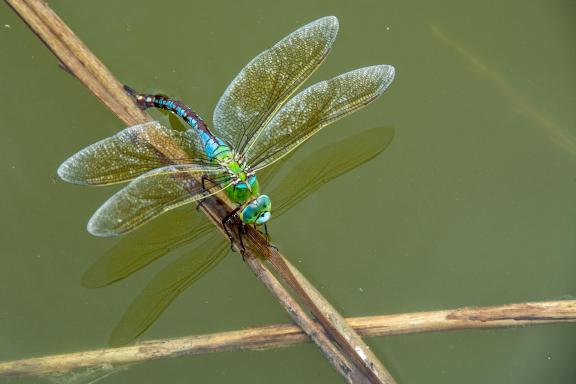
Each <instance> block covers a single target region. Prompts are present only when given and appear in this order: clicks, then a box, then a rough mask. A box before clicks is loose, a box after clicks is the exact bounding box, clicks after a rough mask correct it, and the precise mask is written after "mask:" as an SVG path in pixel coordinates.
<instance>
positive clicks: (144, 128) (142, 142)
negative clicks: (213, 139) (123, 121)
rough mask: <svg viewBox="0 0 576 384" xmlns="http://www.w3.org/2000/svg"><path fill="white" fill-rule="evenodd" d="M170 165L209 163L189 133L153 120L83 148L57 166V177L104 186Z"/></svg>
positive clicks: (196, 140) (198, 144)
mask: <svg viewBox="0 0 576 384" xmlns="http://www.w3.org/2000/svg"><path fill="white" fill-rule="evenodd" d="M151 143H154V146H153V145H152V144H151ZM174 144H176V145H174ZM156 147H160V148H163V150H164V151H165V154H162V153H160V152H159V151H158V150H157V149H156ZM173 163H191V164H205V165H206V164H210V161H209V160H208V158H207V157H206V155H205V154H204V152H203V150H202V148H201V146H200V143H199V141H198V139H197V138H196V136H195V135H194V133H193V132H179V131H176V130H173V129H169V128H166V127H164V126H162V125H161V124H160V123H158V122H157V121H154V122H150V123H144V124H140V125H135V126H133V127H129V128H126V129H124V130H122V131H120V132H118V133H117V134H115V135H114V136H111V137H109V138H106V139H104V140H101V141H99V142H97V143H94V144H92V145H90V146H88V147H86V148H84V149H83V150H81V151H80V152H78V153H76V154H75V155H73V156H71V157H70V158H68V159H67V160H66V161H64V163H62V165H60V167H59V168H58V175H59V176H60V177H61V178H62V179H63V180H65V181H68V182H71V183H76V184H90V185H105V184H114V183H119V182H122V181H126V180H130V179H133V178H135V177H137V176H139V175H141V174H143V173H146V172H148V171H150V170H152V169H155V168H160V167H163V166H166V165H168V164H173Z"/></svg>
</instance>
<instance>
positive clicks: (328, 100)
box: [245, 65, 394, 170]
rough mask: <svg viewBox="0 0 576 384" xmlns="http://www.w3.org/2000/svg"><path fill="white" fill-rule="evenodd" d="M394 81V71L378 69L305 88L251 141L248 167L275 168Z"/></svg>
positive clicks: (346, 75)
mask: <svg viewBox="0 0 576 384" xmlns="http://www.w3.org/2000/svg"><path fill="white" fill-rule="evenodd" d="M393 79H394V67H392V66H390V65H376V66H372V67H365V68H360V69H356V70H354V71H351V72H347V73H345V74H342V75H340V76H337V77H334V78H332V79H330V80H326V81H322V82H320V83H317V84H314V85H312V86H311V87H308V88H306V89H305V90H304V91H302V92H300V93H299V94H298V95H296V96H294V97H293V98H292V99H290V101H288V102H287V103H286V104H285V105H284V106H283V107H282V109H280V111H278V113H277V114H276V115H275V116H274V118H273V119H272V120H271V121H270V123H269V124H268V125H267V126H266V127H264V128H263V129H262V133H261V134H260V135H259V136H258V137H254V138H252V140H250V142H249V143H248V150H247V152H246V155H245V158H246V161H247V164H248V166H249V167H250V168H252V169H254V170H259V169H262V168H264V167H266V166H268V165H270V164H272V163H273V162H275V161H276V160H278V159H280V158H281V157H282V156H285V155H286V154H287V153H289V152H290V151H292V150H293V149H294V148H296V147H297V146H298V145H300V144H302V143H303V142H304V141H306V140H307V139H308V138H310V137H311V136H312V135H313V134H315V133H316V132H318V131H319V130H320V129H322V128H323V127H325V126H326V125H328V124H330V123H332V122H334V121H336V120H338V119H340V118H341V117H343V116H345V115H347V114H350V113H352V112H354V111H356V110H358V109H360V108H362V107H364V106H365V105H366V104H368V103H370V102H371V101H373V100H374V99H376V98H377V97H378V96H380V95H381V94H382V93H383V92H384V91H385V90H386V88H388V86H389V85H390V83H391V82H392V80H393Z"/></svg>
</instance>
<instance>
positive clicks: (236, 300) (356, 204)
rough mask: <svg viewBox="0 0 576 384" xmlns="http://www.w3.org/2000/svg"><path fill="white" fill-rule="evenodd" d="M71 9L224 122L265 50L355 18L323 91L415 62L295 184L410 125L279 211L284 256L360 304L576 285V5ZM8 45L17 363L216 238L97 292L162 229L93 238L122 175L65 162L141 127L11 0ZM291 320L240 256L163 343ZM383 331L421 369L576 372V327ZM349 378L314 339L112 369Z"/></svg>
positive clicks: (2, 153)
mask: <svg viewBox="0 0 576 384" xmlns="http://www.w3.org/2000/svg"><path fill="white" fill-rule="evenodd" d="M50 4H51V6H52V7H53V8H54V9H55V10H56V12H57V13H59V14H60V15H61V17H62V18H63V19H64V20H65V21H66V22H67V23H68V24H69V25H70V27H71V28H72V29H73V30H75V31H76V33H77V34H78V35H79V36H80V37H81V38H82V39H83V40H84V41H85V42H86V44H87V45H88V46H89V47H91V49H93V51H94V52H95V53H96V54H97V55H98V56H99V57H100V58H101V59H102V61H103V62H104V63H105V64H106V65H108V66H109V68H110V69H111V70H112V72H113V73H114V74H115V75H116V76H117V77H118V78H119V79H120V80H121V81H123V82H125V83H127V84H130V85H132V86H134V87H136V88H138V89H143V90H146V91H159V92H163V93H167V94H169V95H172V96H173V97H177V98H181V99H183V100H184V101H186V102H187V103H188V104H190V105H191V106H193V108H195V109H196V110H197V111H198V112H199V113H200V114H201V115H202V116H205V117H207V118H208V121H210V119H209V117H210V116H211V114H212V109H213V107H214V105H215V104H216V102H217V100H218V98H219V96H220V94H221V93H222V92H223V90H224V89H225V87H226V85H227V84H228V82H229V81H230V80H231V79H232V78H233V77H234V76H235V74H236V73H237V72H238V71H239V70H240V69H241V67H242V66H243V65H244V64H245V63H247V62H248V61H249V60H250V59H251V58H252V57H254V56H255V55H256V54H257V53H259V52H260V51H261V50H263V49H265V48H267V47H269V46H270V45H272V44H273V43H274V42H276V41H277V40H279V39H280V38H282V37H283V36H284V35H286V34H287V33H289V32H291V31H292V30H294V29H296V28H297V27H299V26H300V25H303V24H305V23H306V22H308V21H311V20H313V19H315V18H318V17H320V16H323V15H330V14H332V15H336V16H338V18H339V20H340V33H339V37H338V39H337V41H336V44H335V47H334V49H333V51H332V53H331V54H330V56H329V58H328V60H327V61H326V62H325V64H323V65H322V67H321V69H320V70H319V71H318V72H317V73H316V74H315V75H314V76H313V78H312V79H311V80H310V81H309V84H311V83H313V82H315V81H319V80H322V79H326V78H329V77H331V76H334V75H337V74H339V73H342V72H345V71H348V70H350V69H353V68H357V67H361V66H366V65H372V64H379V63H386V64H393V65H394V66H395V67H396V69H397V77H396V80H395V82H394V84H393V85H392V86H391V88H390V89H389V91H387V92H386V94H385V95H384V96H383V97H382V98H380V99H379V100H378V101H376V102H375V103H374V104H373V105H371V106H369V107H368V108H366V109H365V110H363V111H361V112H358V113H357V114H355V115H353V116H349V117H347V118H345V119H344V120H342V121H340V122H338V123H336V124H335V125H333V126H330V127H329V128H328V129H326V130H325V131H323V132H322V133H320V134H319V135H317V137H315V138H313V139H312V140H311V141H310V142H309V143H307V144H306V145H305V147H304V148H302V150H301V151H300V152H299V153H297V154H296V155H295V157H294V158H293V159H292V160H291V161H290V162H288V163H287V164H286V165H285V166H284V167H283V169H282V170H281V171H280V173H279V175H278V176H279V179H281V177H280V176H282V175H289V174H291V172H297V167H298V166H299V164H300V163H301V161H302V160H303V159H306V158H307V156H309V155H311V154H312V153H313V152H314V151H318V150H320V149H321V148H325V147H326V146H329V145H331V144H333V143H336V142H339V141H340V140H341V139H343V138H346V137H352V136H354V135H355V134H357V133H359V132H362V131H364V130H367V129H369V128H374V127H383V128H384V129H386V130H388V131H390V130H392V131H393V132H394V133H395V136H394V139H393V141H392V142H391V144H390V146H389V147H388V148H387V149H386V150H385V151H384V152H383V153H382V154H381V155H379V156H378V157H376V158H375V159H374V160H372V161H370V162H368V163H366V164H364V165H363V166H362V167H359V168H357V169H355V170H353V171H351V172H349V173H347V174H345V175H343V176H341V177H339V178H338V179H337V180H335V181H333V182H332V183H330V184H328V185H326V186H324V187H323V188H322V189H320V190H318V191H317V192H316V193H314V194H312V195H311V196H309V197H308V198H307V199H305V200H304V201H302V202H300V203H299V204H298V205H296V206H294V207H293V208H292V209H291V210H290V211H288V212H287V213H286V214H284V215H283V216H282V217H281V218H279V219H278V220H276V221H274V222H273V223H272V224H271V226H270V229H271V231H272V232H273V235H274V240H275V242H276V243H277V244H278V246H279V247H280V248H281V250H282V251H283V252H284V253H285V254H286V255H287V256H288V257H289V258H290V259H291V260H292V261H293V262H294V263H296V264H297V265H298V266H299V268H300V269H301V270H302V272H303V273H304V274H306V275H307V276H308V277H309V278H310V279H311V280H312V281H313V282H314V283H315V284H317V286H318V287H319V288H320V289H321V290H322V291H323V292H324V293H325V295H326V296H327V297H328V298H329V299H330V300H332V302H333V303H334V304H335V305H336V306H337V307H338V308H339V309H340V310H341V312H342V313H343V314H344V315H346V316H361V315H371V314H384V313H399V312H408V311H420V310H433V309H446V308H455V307H460V306H476V305H497V304H505V303H513V302H522V301H536V300H556V299H561V298H573V297H574V296H575V293H576V280H575V279H574V271H575V269H576V241H575V238H576V237H575V234H576V124H575V123H576V109H575V108H574V105H575V104H576V91H575V89H576V87H575V85H576V70H575V68H576V49H575V48H574V47H575V46H576V45H575V36H576V33H575V32H576V26H575V24H574V22H573V20H574V16H576V5H575V3H574V2H572V1H547V2H528V3H527V2H524V1H508V2H505V4H503V3H501V2H474V3H472V2H459V1H442V2H424V1H422V2H419V4H416V3H413V2H402V1H387V2H380V1H379V2H376V1H372V2H370V1H356V2H344V1H337V2H335V1H300V0H296V1H291V2H284V3H283V2H269V1H245V2H244V1H242V2H226V3H225V2H217V1H211V2H210V1H209V2H203V3H201V4H192V3H184V2H176V1H167V2H158V3H151V2H150V3H147V4H143V3H142V2H139V1H124V2H107V3H106V4H104V3H102V2H79V3H73V2H67V1H51V2H50ZM0 52H1V57H2V59H1V60H0V100H2V106H1V107H0V111H1V113H0V126H1V127H2V140H0V164H2V166H0V176H1V177H2V180H3V183H2V188H1V189H0V212H1V215H0V229H1V230H0V233H1V235H0V240H1V244H2V252H1V253H0V254H1V255H2V256H1V257H0V303H1V306H0V360H11V359H17V358H25V357H30V356H36V355H45V354H52V353H63V352H71V351H79V350H84V349H90V348H99V347H104V346H106V345H107V343H108V341H109V339H110V337H111V335H112V334H113V333H114V332H115V330H116V332H118V329H119V328H118V327H117V326H118V324H119V322H120V320H121V318H122V316H123V314H124V313H126V311H127V310H128V308H130V306H131V305H132V306H134V305H135V304H134V303H135V300H136V298H137V297H139V295H140V293H141V292H142V291H143V290H144V289H145V287H146V286H147V285H148V284H149V283H150V282H151V281H157V280H158V279H159V277H158V276H160V275H161V274H162V273H165V271H166V269H167V268H170V267H171V266H172V267H173V266H174V265H178V264H177V263H185V261H182V260H185V259H186V258H189V259H192V260H193V258H192V257H191V252H192V251H194V249H195V247H198V245H199V243H194V242H190V243H188V244H185V245H183V246H181V247H178V248H177V249H175V250H173V251H170V252H169V253H168V254H167V255H166V256H165V257H162V258H160V259H159V260H156V261H154V262H153V263H151V264H150V265H149V266H148V267H146V268H144V269H142V270H141V271H139V272H137V273H134V274H132V275H131V276H129V277H128V278H126V279H124V280H121V281H119V282H116V283H115V284H111V285H107V286H105V287H102V288H93V287H94V286H97V285H104V283H103V282H102V280H98V284H95V283H94V279H97V278H99V276H100V275H97V274H96V275H94V273H95V272H94V270H95V268H97V266H98V265H100V266H102V265H104V266H105V267H106V265H107V264H105V263H104V264H102V263H103V260H105V258H106V255H110V252H111V251H110V250H111V249H112V250H114V249H115V250H117V249H119V248H121V249H122V252H125V254H126V255H130V251H131V250H132V248H131V247H134V248H133V249H136V247H138V246H139V245H141V244H140V243H137V242H132V243H131V242H130V240H127V239H121V238H118V239H99V238H94V237H91V236H90V235H89V234H88V233H87V232H86V231H85V224H86V221H87V219H88V218H89V217H90V215H91V213H92V212H93V211H94V210H95V209H96V208H97V207H98V206H99V205H100V204H101V203H102V202H103V201H104V200H105V199H106V198H107V197H108V196H109V195H110V194H111V193H112V192H113V191H115V190H116V189H117V187H107V188H87V187H78V186H74V185H70V184H66V183H64V182H62V181H60V180H58V179H57V177H56V174H55V171H56V168H57V166H58V165H59V164H60V162H61V161H63V160H64V159H65V158H66V157H67V156H69V155H70V154H72V153H73V152H75V151H76V150H78V149H80V148H82V147H84V146H86V145H88V144H90V143H92V142H94V141H96V140H99V139H101V138H103V137H105V136H109V135H111V134H113V133H114V132H116V131H118V130H120V129H121V128H123V126H122V124H121V123H120V122H119V121H118V120H117V119H116V118H115V117H114V116H113V115H112V114H111V113H109V112H108V111H107V110H106V108H105V107H103V106H102V105H101V104H99V102H98V101H97V100H96V99H95V98H94V97H93V96H92V95H91V94H89V92H88V91H87V90H86V89H84V88H83V87H82V86H81V85H80V84H79V83H78V82H77V81H76V80H75V79H74V78H72V77H71V76H69V75H68V74H66V73H65V72H63V71H62V70H60V69H59V68H58V67H57V65H56V61H55V60H54V58H53V57H52V56H51V54H50V53H49V52H48V50H47V49H46V48H45V47H44V46H43V45H42V44H41V43H40V42H39V41H38V40H37V38H36V37H35V36H34V35H33V34H32V33H31V32H30V31H29V30H28V29H27V27H25V26H24V25H23V24H22V22H21V21H20V20H19V19H18V18H17V17H16V16H15V15H14V14H13V12H12V11H10V9H9V8H8V7H7V6H6V5H2V6H1V8H0ZM300 166H301V165H300ZM272 198H274V196H272ZM186 218H187V216H186V215H184V214H182V212H175V213H174V214H172V215H171V216H166V217H165V218H163V219H162V220H163V221H162V222H161V223H160V224H156V227H155V228H156V229H154V230H149V229H146V227H144V228H142V229H141V230H140V236H141V237H142V238H145V239H146V238H149V239H151V241H152V240H153V239H155V237H154V236H158V233H164V234H170V233H171V231H172V230H174V231H176V230H181V229H182V228H186V226H185V225H182V222H183V221H184V224H186V223H185V220H186ZM190 223H191V224H195V223H198V220H194V219H190ZM195 225H196V224H195ZM173 228H174V229H173ZM146 231H148V232H146ZM137 235H138V232H137V233H136V234H135V235H134V236H137ZM127 257H128V256H127ZM175 263H176V264H175ZM95 266H96V267H95ZM173 268H174V267H173ZM90 271H91V272H90ZM105 272H106V271H105ZM90 273H92V274H90ZM94 276H96V277H94ZM100 277H101V276H100ZM91 278H92V280H91ZM154 279H156V280H154ZM91 282H92V283H91ZM106 283H108V282H106ZM287 321H288V317H287V315H286V314H285V313H284V312H283V310H282V309H281V308H280V307H279V305H278V304H277V303H276V302H275V301H274V300H273V299H272V298H271V297H270V296H269V294H268V292H267V291H266V290H265V289H264V288H263V287H262V286H261V285H260V283H259V282H258V281H257V280H256V279H255V278H254V277H253V276H252V274H251V272H250V271H249V270H248V268H247V267H246V266H245V265H244V264H243V263H242V261H241V259H240V257H239V256H238V255H236V254H230V255H228V257H225V258H224V260H223V261H222V262H221V263H219V264H218V265H217V266H216V267H215V268H214V269H213V270H212V271H210V273H208V274H206V275H205V276H204V277H203V278H202V279H200V280H199V281H198V282H197V283H196V284H195V285H194V286H192V287H191V288H190V289H188V290H186V291H185V292H183V293H182V294H181V295H180V296H178V297H177V298H176V300H175V301H173V302H172V304H171V305H170V306H169V307H168V308H167V310H166V311H165V312H164V313H163V314H162V315H161V316H160V317H159V318H158V320H157V321H156V322H155V323H154V324H153V325H152V326H151V327H150V328H149V329H148V330H147V331H146V332H144V334H143V335H142V336H141V339H153V338H166V337H177V336H183V335H192V334H202V333H210V332H217V331H224V330H233V329H238V328H242V327H248V326H255V325H265V324H271V323H281V322H287ZM369 343H370V345H371V346H372V347H373V348H374V350H375V351H376V353H377V354H378V355H379V356H380V357H381V358H382V360H383V361H384V363H385V364H386V365H387V366H388V367H389V368H390V369H391V371H392V372H393V374H394V375H395V377H396V378H397V379H398V381H399V382H400V383H427V384H429V383H463V382H465V383H471V384H473V383H485V382H491V383H543V382H546V383H559V384H563V383H574V382H576V368H575V365H574V359H575V358H576V347H575V345H576V331H575V329H574V326H573V325H569V324H567V325H549V326H540V327H531V328H521V329H512V330H492V331H488V332H479V331H461V332H453V333H436V334H427V335H411V336H395V337H389V338H375V339H370V340H369ZM338 380H339V378H338V376H337V374H336V373H335V372H334V371H333V370H332V369H331V367H330V366H329V365H328V364H327V363H326V362H325V361H324V360H323V358H322V357H321V356H320V354H319V353H318V352H317V350H316V348H315V347H314V346H313V345H305V346H298V347H292V348H288V349H282V350H278V351H267V352H236V353H225V354H216V355H206V356H194V357H184V358H179V359H174V360H167V361H157V362H152V363H147V364H141V365H137V366H133V367H130V368H129V369H127V370H123V371H121V372H118V373H116V374H115V375H111V376H109V377H107V378H104V379H103V380H102V381H101V382H102V383H155V382H163V383H182V382H210V383H228V382H237V383H243V382H246V383H248V382H249V383H254V382H262V383H264V382H275V383H294V382H314V383H328V382H335V381H338ZM8 382H18V383H36V382H38V383H44V382H47V381H46V380H44V379H29V378H22V379H12V380H10V381H8ZM61 382H65V381H61Z"/></svg>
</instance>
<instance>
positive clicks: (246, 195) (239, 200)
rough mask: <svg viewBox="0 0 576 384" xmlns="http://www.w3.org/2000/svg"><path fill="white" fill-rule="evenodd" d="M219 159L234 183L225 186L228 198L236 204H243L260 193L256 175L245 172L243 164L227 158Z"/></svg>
mask: <svg viewBox="0 0 576 384" xmlns="http://www.w3.org/2000/svg"><path fill="white" fill-rule="evenodd" d="M219 160H221V161H222V160H224V161H223V162H222V163H223V164H222V165H223V166H224V167H225V168H226V169H227V170H228V173H229V174H230V176H231V179H232V180H234V183H233V184H232V185H230V186H228V187H227V188H226V194H227V195H228V198H229V199H230V200H232V201H233V202H234V203H236V204H244V203H245V202H246V201H248V200H251V199H252V198H254V197H256V196H258V195H259V194H260V185H259V184H258V179H257V178H256V175H255V174H253V173H247V172H246V169H245V167H244V166H243V164H241V163H239V162H238V161H235V160H230V159H229V158H227V159H219Z"/></svg>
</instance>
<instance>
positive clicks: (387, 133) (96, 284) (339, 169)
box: [82, 123, 394, 346]
mask: <svg viewBox="0 0 576 384" xmlns="http://www.w3.org/2000/svg"><path fill="white" fill-rule="evenodd" d="M171 125H172V126H173V127H175V125H174V123H171ZM178 128H179V127H178ZM393 138H394V129H393V128H391V127H387V128H383V127H378V128H371V129H368V130H362V131H360V132H357V133H354V134H353V135H352V136H349V137H346V138H345V139H342V140H339V141H337V142H333V143H330V144H327V145H325V146H324V147H323V148H320V149H319V150H316V151H314V152H312V153H310V154H309V155H307V156H305V157H303V158H302V156H294V155H295V153H296V152H297V151H298V149H296V150H294V151H293V152H292V153H291V154H290V155H288V156H286V157H284V158H283V159H282V160H281V161H278V162H277V163H275V164H274V165H273V166H270V167H268V168H266V169H265V170H264V171H263V172H262V173H261V174H260V176H263V177H262V186H263V187H264V188H266V189H267V190H268V189H269V188H268V186H269V185H272V183H273V182H274V181H276V180H277V181H278V182H276V183H274V184H275V185H273V188H271V191H270V196H271V197H272V198H273V199H274V201H275V209H274V219H278V218H279V217H281V216H282V215H284V214H286V213H288V212H292V211H293V210H292V207H294V206H295V205H296V204H298V203H299V202H301V201H302V200H304V199H305V198H307V197H308V196H310V195H312V194H313V193H315V192H316V191H317V190H319V189H320V188H322V187H323V186H325V185H326V184H328V183H330V182H331V181H332V180H334V179H336V178H338V177H340V176H342V175H344V174H346V173H348V172H350V171H352V170H354V169H356V168H358V167H360V166H361V165H363V164H365V163H367V162H369V161H370V160H372V159H374V158H375V157H376V156H378V155H380V154H381V153H382V152H383V151H384V150H385V149H386V148H388V146H389V145H390V144H391V142H392V140H393ZM292 156H294V157H292ZM287 163H289V164H290V168H291V169H290V171H289V172H288V173H287V174H286V175H285V176H283V177H279V176H278V174H279V173H280V172H278V171H279V170H281V169H283V168H284V167H286V165H288V164H287ZM193 211H194V207H189V206H188V207H181V209H176V210H175V211H173V212H171V213H170V214H167V215H164V216H163V217H160V218H158V220H155V222H153V223H150V225H147V226H146V227H145V228H142V229H141V230H139V231H135V232H133V233H130V234H128V235H127V236H125V237H123V238H122V240H121V241H119V242H116V243H115V244H114V245H113V246H112V248H110V249H109V250H108V251H107V252H105V253H104V254H103V255H102V256H101V257H100V258H98V259H97V260H96V262H95V263H94V264H93V265H92V266H91V267H90V268H89V269H88V270H87V271H86V272H85V273H84V276H83V277H82V285H83V286H85V287H87V288H100V287H104V286H107V285H110V284H112V283H114V282H116V281H120V280H123V279H125V278H127V277H128V276H130V275H132V274H134V273H136V272H138V271H139V270H141V269H143V268H144V267H146V266H147V265H149V264H151V263H152V262H154V261H155V260H156V259H158V258H160V257H163V256H165V255H167V254H169V253H173V252H176V251H178V253H180V254H181V256H179V257H178V258H177V259H175V260H174V261H171V262H170V263H168V264H167V265H166V266H165V267H163V268H162V269H161V270H160V271H159V272H158V273H157V274H156V275H155V276H154V277H153V278H152V279H151V280H150V282H149V283H148V284H147V285H146V287H145V288H144V289H143V290H142V292H141V293H140V294H138V295H137V297H136V298H135V299H134V300H133V301H132V303H131V304H130V306H129V307H128V308H127V309H126V311H125V313H124V315H123V316H122V318H121V319H120V321H119V323H118V324H117V326H116V327H115V328H114V330H113V332H112V334H111V336H110V341H109V343H110V345H112V346H121V345H125V344H127V343H129V342H131V341H133V340H134V339H136V338H137V337H138V336H140V335H141V334H142V333H144V332H145V331H146V330H147V329H148V328H149V327H150V326H151V325H152V324H153V323H154V322H155V321H156V319H158V318H159V317H160V316H161V315H162V313H163V312H164V311H165V310H166V308H167V307H168V306H169V305H170V304H171V303H172V302H173V301H174V300H175V299H176V298H177V297H178V296H179V295H180V294H182V293H183V292H184V291H185V290H187V289H188V288H189V287H190V286H191V285H192V284H194V283H195V282H196V281H198V280H199V279H201V278H202V277H203V276H205V275H206V274H207V273H208V272H209V271H211V270H212V269H213V268H214V267H216V266H217V265H218V264H219V263H220V262H221V261H222V260H223V259H224V257H225V256H226V255H227V254H228V253H229V252H228V247H227V244H226V242H224V241H222V238H221V237H220V235H219V233H218V232H217V231H216V230H215V228H214V226H213V225H211V223H210V222H209V221H208V220H207V219H206V218H205V217H203V216H202V215H192V213H193Z"/></svg>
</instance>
